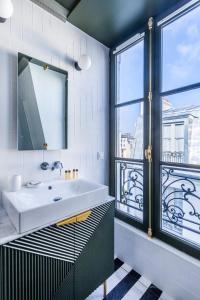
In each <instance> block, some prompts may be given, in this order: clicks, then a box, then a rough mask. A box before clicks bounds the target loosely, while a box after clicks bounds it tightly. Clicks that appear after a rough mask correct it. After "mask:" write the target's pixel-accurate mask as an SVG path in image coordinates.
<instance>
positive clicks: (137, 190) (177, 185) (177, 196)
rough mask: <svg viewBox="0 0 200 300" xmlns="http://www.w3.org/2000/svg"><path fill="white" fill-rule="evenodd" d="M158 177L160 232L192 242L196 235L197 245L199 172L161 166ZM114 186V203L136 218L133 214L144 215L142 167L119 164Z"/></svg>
mask: <svg viewBox="0 0 200 300" xmlns="http://www.w3.org/2000/svg"><path fill="white" fill-rule="evenodd" d="M161 174H162V190H161V200H160V201H161V204H162V212H161V216H162V229H163V230H167V231H169V232H170V233H173V234H175V235H177V236H179V237H180V236H181V237H182V238H186V239H188V240H191V241H193V240H194V239H195V240H196V239H197V237H196V236H194V235H193V234H197V235H198V237H199V244H200V171H199V170H196V169H188V168H184V167H183V168H178V167H171V166H170V167H169V166H162V167H161ZM117 184H118V187H117V203H118V204H121V205H122V208H123V211H125V212H126V213H129V214H130V215H131V216H133V217H138V213H136V214H135V212H140V213H142V212H143V164H142V163H135V162H125V161H118V162H117ZM124 207H126V208H127V210H125V209H124ZM117 208H118V209H120V206H118V207H117ZM130 208H131V210H130ZM189 232H190V234H189ZM192 235H193V236H192Z"/></svg>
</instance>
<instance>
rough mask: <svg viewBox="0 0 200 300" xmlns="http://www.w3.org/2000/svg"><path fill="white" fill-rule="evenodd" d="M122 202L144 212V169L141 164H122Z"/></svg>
mask: <svg viewBox="0 0 200 300" xmlns="http://www.w3.org/2000/svg"><path fill="white" fill-rule="evenodd" d="M120 202H121V203H123V204H125V205H127V206H129V207H132V208H134V209H136V210H139V211H143V168H142V165H141V164H136V163H134V164H132V163H126V162H120Z"/></svg>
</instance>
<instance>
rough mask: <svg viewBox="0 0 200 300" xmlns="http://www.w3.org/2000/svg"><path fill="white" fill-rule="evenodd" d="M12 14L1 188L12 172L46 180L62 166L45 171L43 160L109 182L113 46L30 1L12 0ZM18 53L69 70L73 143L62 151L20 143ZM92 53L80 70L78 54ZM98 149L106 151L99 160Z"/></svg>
mask: <svg viewBox="0 0 200 300" xmlns="http://www.w3.org/2000/svg"><path fill="white" fill-rule="evenodd" d="M13 3H14V15H13V17H12V18H11V19H10V20H8V21H7V22H6V23H4V24H1V23H0V189H3V188H5V187H6V186H7V183H8V182H9V180H10V178H11V176H12V175H13V174H16V173H19V174H22V175H23V180H24V181H27V180H30V179H40V180H48V179H51V178H57V177H59V174H58V171H54V172H52V171H46V172H45V171H41V170H40V169H39V165H40V163H41V162H43V161H48V162H50V163H51V162H53V161H55V160H61V161H62V162H63V163H64V168H65V169H71V168H78V169H79V170H80V174H81V176H82V177H85V178H89V179H92V180H95V181H98V182H102V183H106V182H107V176H108V136H107V135H108V102H109V98H108V97H109V88H108V86H109V50H108V49H107V48H106V47H105V46H103V45H102V44H100V43H98V42H97V41H95V40H94V39H92V38H91V37H89V36H88V35H86V34H85V33H83V32H81V31H80V30H79V29H77V28H75V27H74V26H72V25H71V24H69V23H63V22H61V21H60V20H58V19H56V18H55V17H54V16H52V15H50V14H49V13H47V12H46V11H44V10H43V9H41V8H40V7H38V6H37V5H35V4H33V3H32V2H31V1H29V0H13ZM17 52H22V53H25V54H28V55H30V56H33V57H35V58H37V59H40V60H43V61H45V62H47V63H50V64H53V65H55V66H57V67H59V68H63V69H65V70H67V71H68V72H69V129H68V130H69V140H68V142H69V147H68V150H64V151H45V152H43V151H26V152H19V151H17V150H16V147H17V131H16V126H17V105H16V103H17ZM84 53H87V54H89V55H90V56H91V58H92V68H91V69H90V70H89V71H84V72H77V71H76V70H75V69H74V66H73V63H74V60H76V59H77V58H78V57H79V56H80V54H84ZM97 151H101V152H102V151H103V152H104V153H105V159H104V160H97Z"/></svg>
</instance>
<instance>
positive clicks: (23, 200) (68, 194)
mask: <svg viewBox="0 0 200 300" xmlns="http://www.w3.org/2000/svg"><path fill="white" fill-rule="evenodd" d="M107 198H108V187H107V186H105V185H100V184H96V183H92V182H88V181H85V180H82V179H76V180H69V181H66V180H57V181H51V182H47V183H43V184H42V185H41V186H39V187H37V188H31V189H30V188H27V187H23V188H22V189H21V190H20V191H18V192H4V193H3V205H4V208H5V210H6V211H7V213H8V216H9V217H10V219H11V221H12V223H13V225H14V226H15V227H16V230H17V232H18V233H24V232H27V231H31V230H33V229H36V228H38V227H42V226H45V225H48V224H53V223H54V222H57V221H59V220H62V219H65V218H68V217H71V216H73V215H76V214H78V213H81V212H83V211H86V210H88V209H90V208H93V207H95V206H98V205H100V204H102V203H105V202H106V201H107Z"/></svg>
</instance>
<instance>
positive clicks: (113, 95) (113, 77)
mask: <svg viewBox="0 0 200 300" xmlns="http://www.w3.org/2000/svg"><path fill="white" fill-rule="evenodd" d="M147 32H148V28H147V26H145V27H143V28H141V30H140V31H137V32H135V33H134V34H133V36H135V35H137V34H138V33H139V34H143V33H144V36H143V37H141V38H139V39H137V40H136V41H134V42H133V43H131V44H130V45H129V46H128V47H125V48H124V49H123V50H121V51H119V53H121V52H123V51H126V50H127V49H128V48H130V47H132V46H134V45H135V44H137V43H138V42H139V41H140V40H143V41H144V60H143V98H140V99H135V100H130V101H126V102H122V103H117V70H116V60H117V54H113V51H114V50H115V49H116V47H114V48H113V49H111V51H110V124H109V125H110V176H109V183H110V194H111V195H113V196H115V195H116V184H115V179H116V162H117V161H124V162H132V163H134V162H136V163H137V162H142V163H143V173H144V174H146V173H147V172H148V169H147V167H148V164H147V162H146V160H145V158H144V151H143V159H132V158H121V157H117V156H115V154H116V150H117V149H116V143H117V137H116V129H117V123H116V122H117V118H116V114H117V108H118V107H123V106H127V105H131V104H137V103H142V102H143V104H144V115H148V72H145V70H147V68H148V35H147ZM143 126H144V129H143V148H144V149H146V148H147V145H148V134H147V130H146V129H147V127H148V118H144V120H143ZM143 182H144V190H143V199H147V198H148V192H147V191H148V178H146V176H144V178H143ZM145 187H146V188H145ZM143 205H144V207H143V222H140V221H137V219H134V218H133V217H130V216H128V215H127V214H125V213H123V212H120V210H117V209H116V210H115V216H116V217H117V218H118V219H120V220H122V221H125V222H126V223H128V224H130V225H133V226H135V227H136V228H139V229H141V230H143V231H147V228H148V201H145V200H144V204H143Z"/></svg>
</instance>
